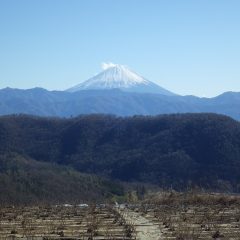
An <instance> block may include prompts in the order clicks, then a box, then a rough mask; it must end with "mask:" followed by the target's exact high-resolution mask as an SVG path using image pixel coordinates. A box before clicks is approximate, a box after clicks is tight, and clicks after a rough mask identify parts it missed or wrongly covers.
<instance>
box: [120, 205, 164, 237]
mask: <svg viewBox="0 0 240 240" xmlns="http://www.w3.org/2000/svg"><path fill="white" fill-rule="evenodd" d="M119 211H120V212H121V214H123V216H124V218H125V220H126V221H127V222H128V223H132V224H133V225H134V226H135V228H136V233H137V240H161V239H163V238H162V234H161V231H160V228H159V226H158V225H157V224H156V223H154V222H152V221H151V220H149V219H146V218H145V217H143V216H141V214H140V213H138V212H134V211H132V210H130V209H127V208H125V209H121V210H119Z"/></svg>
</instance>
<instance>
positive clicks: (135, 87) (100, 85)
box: [67, 63, 174, 95]
mask: <svg viewBox="0 0 240 240" xmlns="http://www.w3.org/2000/svg"><path fill="white" fill-rule="evenodd" d="M103 69H105V70H104V71H102V72H100V73H99V74H97V75H96V76H94V77H92V78H90V79H88V80H86V81H85V82H82V83H80V84H78V85H76V86H74V87H72V88H70V89H68V90H67V91H69V92H77V91H80V90H93V89H95V90H97V89H98V90H107V89H121V90H124V91H130V92H142V93H160V94H164V95H174V94H173V93H171V92H169V91H168V90H166V89H163V88H161V87H160V86H158V85H157V84H155V83H153V82H151V81H149V80H147V79H145V78H143V77H142V76H140V75H138V74H137V73H135V72H134V71H131V70H130V69H129V68H128V67H127V66H124V65H119V64H112V63H111V64H105V65H103Z"/></svg>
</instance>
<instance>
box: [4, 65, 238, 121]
mask: <svg viewBox="0 0 240 240" xmlns="http://www.w3.org/2000/svg"><path fill="white" fill-rule="evenodd" d="M199 112H212V113H220V114H225V115H228V116H231V117H232V118H235V119H238V120H239V119H240V93H237V92H226V93H223V94H222V95H219V96H217V97H214V98H199V97H195V96H180V95H177V94H175V93H172V92H170V91H168V90H166V89H164V88H162V87H160V86H158V85H157V84H155V83H153V82H151V81H149V80H147V79H145V78H143V77H141V76H140V75H138V74H137V73H135V72H132V71H130V70H129V69H128V68H127V67H125V66H121V65H116V66H112V67H110V68H108V69H106V70H104V71H103V72H101V73H100V74H98V75H96V76H94V77H93V78H90V79H89V80H87V81H85V82H83V83H80V84H78V85H77V86H74V87H72V88H70V89H67V90H66V91H48V90H45V89H42V88H33V89H28V90H20V89H11V88H5V89H2V90H0V115H8V114H20V113H25V114H32V115H39V116H59V117H70V116H77V115H80V114H93V113H104V114H114V115H119V116H131V115H158V114H169V113H199Z"/></svg>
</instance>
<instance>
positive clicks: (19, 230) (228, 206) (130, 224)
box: [0, 193, 240, 240]
mask: <svg viewBox="0 0 240 240" xmlns="http://www.w3.org/2000/svg"><path fill="white" fill-rule="evenodd" d="M0 239H6V240H7V239H26V240H27V239H32V240H47V239H48V240H50V239H68V240H70V239H71V240H73V239H83V240H84V239H86V240H87V239H88V240H90V239H99V240H100V239H101V240H107V239H108V240H110V239H111V240H114V239H116V240H117V239H119V240H120V239H121V240H123V239H125V240H127V239H139V240H160V239H166V240H167V239H176V240H195V239H206V240H207V239H226V240H231V239H236V240H237V239H240V198H239V197H236V196H226V195H209V194H205V195H197V194H180V193H178V194H177V193H160V194H158V195H155V196H152V197H150V198H148V199H145V200H143V201H141V202H135V203H128V204H108V205H105V204H101V205H98V204H89V205H87V204H86V205H68V204H65V205H56V206H31V207H30V206H28V207H27V206H25V207H13V206H11V207H1V209H0Z"/></svg>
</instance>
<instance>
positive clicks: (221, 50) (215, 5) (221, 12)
mask: <svg viewBox="0 0 240 240" xmlns="http://www.w3.org/2000/svg"><path fill="white" fill-rule="evenodd" d="M102 62H113V63H118V64H124V65H127V66H129V67H130V68H131V69H133V70H135V71H136V72H138V73H140V74H141V75H142V76H144V77H146V78H147V79H149V80H151V81H154V82H156V83H158V84H159V85H161V86H162V87H165V88H167V89H169V90H171V91H173V92H176V93H179V94H183V95H186V94H194V95H198V96H208V97H210V96H215V95H218V94H220V93H222V92H224V91H240V1H239V0H201V1H200V0H0V88H4V87H7V86H9V87H15V88H32V87H35V86H39V87H44V88H46V89H51V90H52V89H60V90H63V89H66V88H69V87H71V86H73V85H76V84H78V83H80V82H82V81H84V80H86V79H88V78H90V77H92V76H93V75H95V74H96V73H98V72H100V71H101V63H102Z"/></svg>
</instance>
